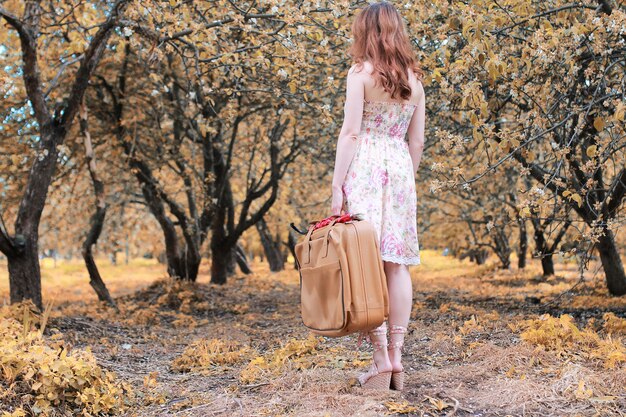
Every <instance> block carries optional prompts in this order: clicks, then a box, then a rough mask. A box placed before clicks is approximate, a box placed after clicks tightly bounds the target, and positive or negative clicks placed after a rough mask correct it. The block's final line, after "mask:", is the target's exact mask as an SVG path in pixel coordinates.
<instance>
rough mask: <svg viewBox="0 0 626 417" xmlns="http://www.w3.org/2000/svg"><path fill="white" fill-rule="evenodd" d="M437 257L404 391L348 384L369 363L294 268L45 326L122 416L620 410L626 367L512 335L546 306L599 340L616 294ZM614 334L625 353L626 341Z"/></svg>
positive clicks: (423, 290) (428, 273)
mask: <svg viewBox="0 0 626 417" xmlns="http://www.w3.org/2000/svg"><path fill="white" fill-rule="evenodd" d="M426 258H427V257H426ZM439 258H443V259H439ZM427 259H428V258H427ZM431 259H433V260H432V261H431V264H430V265H429V264H426V265H424V266H423V267H422V266H420V267H416V268H415V269H414V270H413V279H414V308H413V313H412V320H411V323H410V326H409V330H410V332H409V334H408V336H407V339H406V344H405V351H404V352H405V355H406V356H405V358H406V361H405V369H406V370H407V373H408V375H407V377H408V383H407V389H406V391H405V392H403V393H398V392H393V391H392V392H385V393H372V392H367V391H363V390H362V389H360V388H359V387H357V386H355V382H356V381H355V377H356V375H357V374H358V373H359V372H360V371H361V370H363V369H364V368H365V367H366V366H368V365H369V359H370V357H371V356H370V355H371V353H369V352H370V351H371V347H370V346H368V345H367V344H366V343H364V345H363V346H361V348H360V349H357V348H356V335H352V336H349V337H346V338H341V339H330V338H314V337H311V335H310V334H309V333H308V332H307V331H306V329H305V328H304V327H303V326H302V325H301V322H300V315H299V305H298V303H299V287H298V276H297V273H296V272H295V271H293V270H289V271H285V272H282V273H278V274H270V273H269V272H268V271H267V270H265V267H264V266H263V265H255V271H256V273H255V274H254V275H253V276H249V277H238V278H235V279H232V280H231V281H230V283H229V284H228V285H227V286H224V287H220V286H215V285H212V284H209V283H207V280H208V278H207V276H206V274H204V275H203V277H202V279H201V283H200V284H198V285H197V286H195V287H194V286H184V285H183V286H181V285H179V284H175V283H172V282H170V281H167V280H161V281H158V282H157V283H155V284H153V285H152V286H150V287H148V288H146V289H143V290H140V291H138V292H135V293H132V294H129V295H124V296H121V297H119V298H118V302H119V304H120V313H114V312H112V311H109V310H107V309H105V308H103V307H96V306H95V304H94V303H86V304H84V305H77V304H76V303H73V304H71V305H65V306H62V307H61V308H60V309H59V310H58V311H57V312H55V318H54V319H53V321H52V325H53V326H54V327H56V328H58V329H60V330H61V331H62V332H63V333H64V334H65V336H66V339H67V340H69V341H71V342H72V343H73V344H74V345H75V346H80V347H84V346H91V349H92V351H93V352H94V354H95V355H96V357H97V358H98V360H99V362H100V363H101V365H102V366H103V367H105V368H107V369H110V370H113V371H115V372H116V373H117V375H118V377H119V378H122V379H124V380H126V381H130V382H131V383H132V385H133V387H134V389H135V399H134V404H133V405H132V407H131V408H130V410H129V411H128V413H127V415H128V416H177V415H179V416H379V415H413V416H421V415H424V416H426V415H429V416H439V415H441V416H444V415H448V416H451V415H455V416H505V415H514V416H518V415H519V416H522V415H524V416H552V415H554V416H566V415H567V416H569V415H571V416H574V415H580V416H586V415H589V416H591V415H602V416H612V415H614V416H619V415H624V413H625V411H624V410H626V392H624V388H623V387H624V386H626V371H625V370H624V368H625V367H624V362H618V363H617V366H614V367H613V368H612V369H605V364H603V363H602V362H601V361H600V360H598V358H597V356H594V355H591V354H587V353H585V352H586V351H584V350H581V351H580V352H576V351H574V352H573V353H571V354H570V353H569V351H558V350H549V351H546V350H543V349H541V348H537V347H536V345H533V344H532V343H527V342H525V341H522V340H521V338H520V334H521V333H522V330H523V326H522V323H524V320H527V319H533V318H535V319H536V318H538V317H539V315H540V314H543V313H545V312H548V311H552V312H555V313H558V312H567V313H570V314H572V316H573V317H574V318H575V323H576V324H577V325H578V326H579V328H582V327H583V326H584V325H585V324H590V325H593V326H595V327H594V328H595V329H597V330H598V335H599V337H603V338H606V335H605V334H604V333H602V321H603V318H602V317H603V314H604V313H605V312H607V311H612V312H613V313H614V314H615V315H616V316H618V317H621V318H625V317H626V300H624V299H623V297H622V299H621V300H620V299H616V298H612V299H609V298H607V297H606V294H605V291H604V289H603V288H602V282H601V281H600V279H599V278H597V277H596V278H593V279H592V278H589V282H585V283H583V285H582V286H579V287H577V290H576V292H575V293H574V294H570V295H567V296H565V297H562V298H561V299H560V300H559V302H558V303H556V304H554V305H549V304H548V303H549V302H550V300H553V298H554V296H555V295H557V294H559V293H561V292H562V291H563V290H565V289H567V288H569V287H571V286H572V285H573V284H574V283H575V281H576V272H575V268H574V265H571V264H569V265H559V266H558V267H557V270H560V271H563V272H562V275H561V276H559V277H556V278H552V279H551V280H549V281H548V282H540V281H533V278H534V276H535V275H536V273H537V270H534V269H532V268H531V269H529V270H528V271H524V272H509V271H504V272H492V270H491V269H492V268H491V267H489V266H483V267H476V266H472V265H469V264H466V263H463V262H457V261H455V260H449V259H447V258H444V257H441V256H439V257H438V258H435V256H432V257H431ZM205 272H206V271H205ZM594 303H595V304H594ZM577 306H578V307H577ZM594 323H595V324H594ZM516 326H517V327H516ZM520 326H522V327H520ZM518 327H519V328H518ZM555 337H557V336H555ZM558 337H560V336H558ZM614 337H617V340H620V341H621V343H622V346H623V342H624V335H623V334H621V336H620V335H617V336H614ZM198 341H204V342H203V343H199V344H196V345H192V343H194V342H198ZM190 345H191V348H190V349H189V350H188V351H187V352H186V353H185V350H186V349H187V348H189V347H190ZM576 346H578V345H576ZM576 346H574V347H576ZM581 349H582V348H581ZM570 350H571V349H570ZM589 352H592V351H589ZM225 358H230V359H225ZM176 364H178V365H176ZM183 368H184V369H183ZM181 369H183V371H182V372H181V371H180V370H181ZM596 413H599V414H596Z"/></svg>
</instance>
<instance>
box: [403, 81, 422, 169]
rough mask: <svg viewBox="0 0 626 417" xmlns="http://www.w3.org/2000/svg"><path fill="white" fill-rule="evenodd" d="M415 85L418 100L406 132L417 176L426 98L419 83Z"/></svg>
mask: <svg viewBox="0 0 626 417" xmlns="http://www.w3.org/2000/svg"><path fill="white" fill-rule="evenodd" d="M417 85H418V93H419V100H418V103H417V108H416V109H415V111H414V112H413V117H411V121H410V122H409V128H408V130H407V134H408V136H409V154H410V155H411V161H412V162H413V174H414V175H415V174H417V169H418V168H419V166H420V161H421V159H422V153H423V152H424V126H425V123H426V120H425V119H426V98H425V94H424V87H423V86H422V83H421V82H418V83H417Z"/></svg>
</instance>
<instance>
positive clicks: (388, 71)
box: [348, 1, 424, 100]
mask: <svg viewBox="0 0 626 417" xmlns="http://www.w3.org/2000/svg"><path fill="white" fill-rule="evenodd" d="M352 38H353V43H352V46H351V47H350V50H349V51H348V54H349V55H350V56H351V57H352V60H353V61H354V63H355V64H357V65H358V66H362V65H363V62H364V61H370V62H371V63H372V65H373V66H374V73H373V77H374V82H375V85H377V86H382V87H383V89H384V90H385V91H387V92H388V93H390V94H391V97H392V98H394V99H395V98H398V97H400V98H402V99H404V100H408V99H409V98H410V97H411V85H410V84H409V76H408V74H407V71H406V69H407V67H408V68H411V69H412V70H413V72H415V73H416V74H417V75H418V77H419V78H420V79H423V78H424V72H423V70H422V69H421V68H420V66H419V64H418V62H417V60H416V58H415V56H414V55H413V51H412V49H411V44H410V42H409V36H408V34H407V31H406V27H405V25H404V21H403V20H402V16H400V13H398V10H396V8H395V7H394V6H393V5H392V4H391V3H388V2H386V1H381V2H379V3H373V4H370V5H369V6H367V7H365V8H364V9H363V10H361V12H360V13H359V14H358V15H357V16H356V18H355V19H354V22H352Z"/></svg>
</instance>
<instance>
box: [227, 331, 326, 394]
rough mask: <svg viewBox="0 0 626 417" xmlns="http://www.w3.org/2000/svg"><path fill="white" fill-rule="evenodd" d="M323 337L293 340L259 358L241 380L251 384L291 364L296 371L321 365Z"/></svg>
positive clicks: (242, 374) (253, 361) (245, 370)
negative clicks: (320, 350)
mask: <svg viewBox="0 0 626 417" xmlns="http://www.w3.org/2000/svg"><path fill="white" fill-rule="evenodd" d="M322 341H324V338H323V337H319V336H315V335H313V334H309V337H308V338H306V339H304V340H298V339H291V340H289V341H288V342H287V343H286V344H285V345H283V346H281V347H280V348H278V349H276V350H274V351H271V352H268V353H267V354H266V355H265V356H257V357H255V358H254V359H252V360H251V361H250V363H248V365H247V366H246V367H245V368H244V369H243V370H242V371H241V373H240V375H239V379H240V381H241V382H242V383H244V384H246V383H251V382H254V381H256V380H258V379H259V377H261V376H262V375H264V374H265V373H266V372H269V373H270V374H271V375H277V374H279V373H280V372H281V371H282V369H283V366H284V365H286V364H288V363H289V364H291V365H293V366H295V368H296V369H298V370H300V369H308V368H313V367H315V366H317V365H319V364H320V363H321V362H322V361H323V358H321V357H320V356H319V355H318V352H319V351H318V349H317V348H318V347H319V344H320V343H321V342H322Z"/></svg>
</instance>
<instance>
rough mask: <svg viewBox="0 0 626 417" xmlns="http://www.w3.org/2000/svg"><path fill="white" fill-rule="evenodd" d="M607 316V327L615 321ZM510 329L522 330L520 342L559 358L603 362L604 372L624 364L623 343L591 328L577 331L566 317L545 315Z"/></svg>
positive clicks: (625, 356)
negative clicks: (554, 353) (540, 348)
mask: <svg viewBox="0 0 626 417" xmlns="http://www.w3.org/2000/svg"><path fill="white" fill-rule="evenodd" d="M609 314H610V313H607V314H605V320H606V322H605V326H607V323H609V324H608V326H609V327H610V326H614V325H615V323H616V321H615V319H612V317H611V316H610V315H609ZM611 320H612V321H611ZM618 320H621V319H618ZM619 323H620V325H621V324H622V323H621V322H619ZM510 327H511V329H512V330H513V331H517V330H519V329H520V328H524V329H525V330H524V331H523V332H522V333H521V338H522V339H523V340H525V341H526V342H529V343H531V344H533V345H537V346H542V347H543V348H544V349H545V350H549V351H554V352H556V353H557V354H558V355H562V356H569V357H575V356H580V357H583V358H587V359H595V360H598V361H600V362H602V363H603V365H604V367H605V368H607V369H612V368H614V367H615V366H617V365H618V364H620V363H626V347H624V343H623V342H622V340H620V339H613V338H612V337H611V335H610V334H609V336H607V337H606V338H602V337H601V336H600V335H599V334H598V333H596V332H595V331H593V329H591V328H585V329H579V328H578V327H577V326H576V323H574V319H573V318H572V316H570V315H569V314H563V315H562V316H560V317H553V316H550V315H548V314H544V315H542V316H541V317H540V318H538V319H530V320H524V321H523V322H521V323H519V324H518V325H511V326H510Z"/></svg>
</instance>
